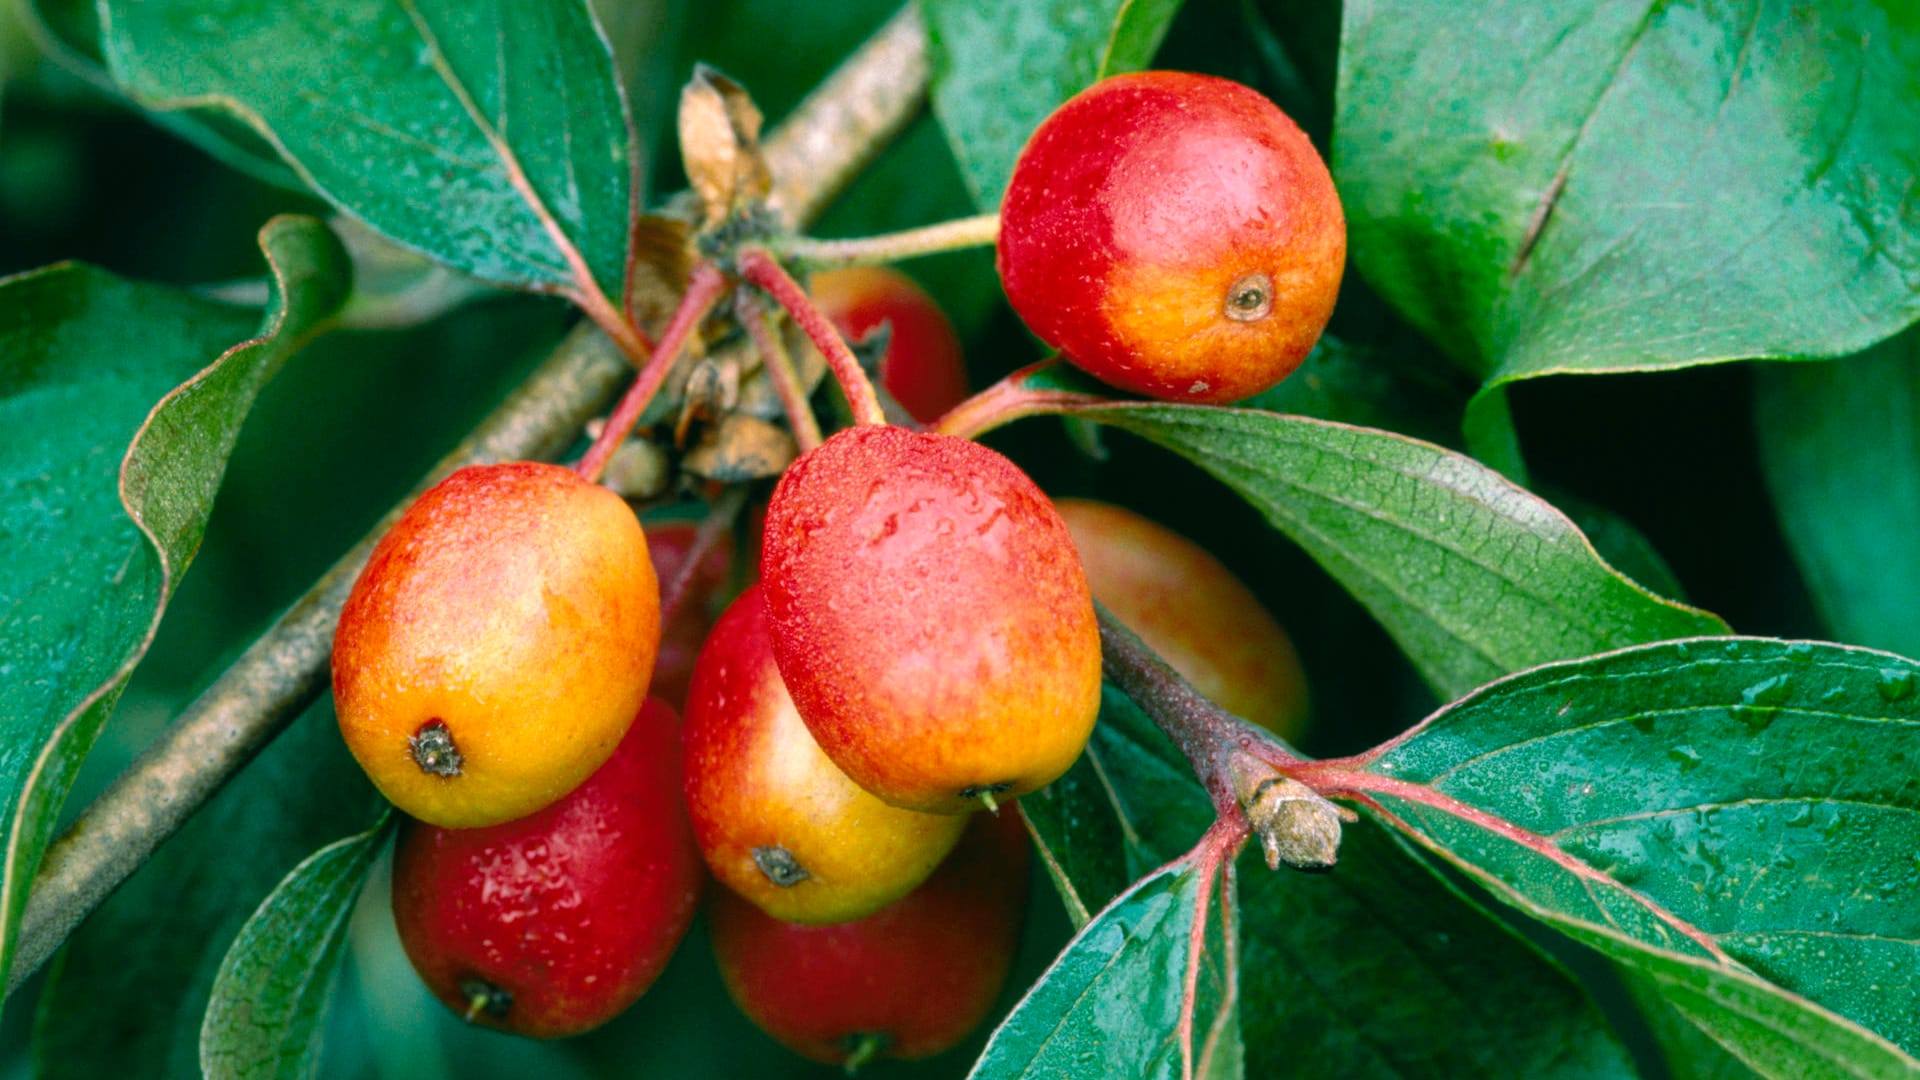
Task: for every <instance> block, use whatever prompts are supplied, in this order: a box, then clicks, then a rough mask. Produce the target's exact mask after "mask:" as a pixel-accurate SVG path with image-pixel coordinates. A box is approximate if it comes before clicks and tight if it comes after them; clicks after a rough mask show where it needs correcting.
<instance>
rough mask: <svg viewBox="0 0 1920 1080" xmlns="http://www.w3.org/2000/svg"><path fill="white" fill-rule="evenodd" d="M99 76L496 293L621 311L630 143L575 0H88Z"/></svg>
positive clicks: (582, 8)
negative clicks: (296, 178) (225, 131)
mask: <svg viewBox="0 0 1920 1080" xmlns="http://www.w3.org/2000/svg"><path fill="white" fill-rule="evenodd" d="M101 2H102V11H103V13H104V15H105V41H104V44H105V51H106V56H107V63H108V67H109V70H111V71H112V73H113V76H114V79H115V80H116V81H117V82H119V83H120V85H121V86H122V87H123V88H124V89H125V90H126V92H127V93H129V94H131V95H132V96H133V97H134V98H135V99H136V100H137V101H139V102H141V103H142V104H144V105H146V106H147V107H149V108H154V109H177V108H183V107H189V106H196V105H201V104H205V103H207V102H210V101H211V102H218V103H219V104H220V105H222V106H223V107H225V108H227V109H230V110H232V111H233V112H234V113H235V114H236V115H237V116H239V117H240V118H242V119H243V120H245V121H246V122H247V123H248V124H251V125H253V126H255V127H257V128H258V129H259V130H260V132H261V133H262V134H263V135H265V136H266V137H267V138H269V139H271V140H272V141H273V143H274V144H275V145H276V146H278V147H279V148H280V151H281V153H282V154H283V155H284V156H285V157H286V159H287V162H288V163H289V164H290V165H292V166H293V168H294V169H296V170H297V171H298V172H299V173H300V175H301V176H303V177H305V178H306V180H307V181H308V183H309V184H310V185H311V186H312V187H313V189H314V190H315V191H317V192H319V193H320V194H321V195H323V196H325V197H326V198H327V199H328V200H330V201H331V202H333V203H334V204H335V205H336V206H338V207H340V208H341V209H342V210H344V211H346V212H347V213H349V214H352V215H353V216H355V217H358V218H360V219H361V220H363V221H365V222H366V223H367V224H369V225H371V226H373V227H374V228H375V229H377V230H379V231H380V232H382V233H384V234H385V235H387V236H389V237H391V238H393V239H394V240H396V241H398V242H400V243H402V244H405V245H407V246H409V247H412V248H415V249H417V250H419V251H421V252H423V253H425V254H427V255H430V256H432V257H433V258H436V259H438V260H440V261H442V262H444V263H447V264H448V265H450V266H452V267H454V268H455V269H458V270H462V271H465V272H467V273H470V274H473V275H474V276H476V277H479V278H482V279H484V280H486V281H490V282H493V283H495V284H499V285H505V286H510V287H513V288H521V289H531V290H536V291H542V292H559V293H569V294H575V295H578V296H580V297H583V298H586V299H588V300H596V299H603V298H607V297H611V298H612V299H613V301H614V302H616V303H617V302H618V301H619V300H621V299H622V298H623V297H624V295H625V294H624V282H625V280H626V252H627V228H628V221H629V219H630V217H631V215H632V211H633V200H634V198H635V196H636V189H635V181H634V176H633V170H634V150H633V146H632V143H633V136H632V132H631V130H630V126H629V123H628V119H627V111H626V101H625V97H624V95H623V93H622V91H621V88H620V83H619V80H618V79H617V78H616V77H615V75H614V72H613V61H612V55H611V53H610V52H609V49H608V46H607V43H606V40H605V39H604V38H603V37H602V36H601V34H600V31H599V28H598V27H597V25H596V24H595V23H594V21H593V17H592V15H591V13H590V12H589V11H588V10H587V7H586V5H585V2H584V0H554V2H547V3H526V2H523V0H402V2H399V3H390V2H387V0H219V2H217V3H213V4H208V3H206V2H204V0H101Z"/></svg>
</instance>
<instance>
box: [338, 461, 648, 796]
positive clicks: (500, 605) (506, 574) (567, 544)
mask: <svg viewBox="0 0 1920 1080" xmlns="http://www.w3.org/2000/svg"><path fill="white" fill-rule="evenodd" d="M659 640H660V594H659V588H658V585H657V584H656V582H655V580H654V574H653V564H652V562H651V561H650V560H649V558H648V555H647V540H646V536H645V535H644V534H643V533H642V531H641V529H640V524H639V522H638V521H637V520H636V519H635V518H634V516H633V512H632V511H631V510H630V509H629V508H628V507H627V505H626V503H625V502H623V501H622V500H621V499H620V498H619V496H617V495H614V494H613V493H612V492H610V491H608V490H606V489H605V488H601V487H598V486H595V485H593V484H589V483H587V482H586V481H584V480H582V479H581V478H580V477H579V476H577V475H575V474H574V473H573V472H571V471H570V470H567V469H563V468H560V467H559V466H556V465H542V464H536V463H533V462H518V463H513V464H506V465H484V466H472V467H469V468H465V469H461V470H460V471H458V472H456V473H454V474H453V475H452V476H449V477H448V478H447V479H446V480H444V481H442V482H441V483H440V484H439V485H438V486H436V487H434V488H433V489H432V490H430V491H428V492H427V493H426V494H425V495H422V496H421V497H420V498H419V500H417V501H416V502H415V503H414V504H413V505H412V506H410V507H409V508H408V509H407V511H406V512H405V514H403V515H402V516H401V518H400V520H399V521H398V522H396V523H395V524H394V526H393V528H392V529H391V530H390V531H389V532H388V533H387V535H386V536H385V537H383V538H382V539H381V540H380V543H379V544H378V545H377V546H376V547H375V548H374V551H373V555H372V557H371V558H370V559H369V560H368V562H367V566H366V569H365V570H364V571H363V572H362V573H361V575H360V578H359V580H358V581H356V582H355V583H354V587H353V591H352V594H351V595H350V596H349V597H348V598H347V602H346V606H345V608H344V609H343V610H342V611H341V613H340V625H339V628H338V630H337V631H336V632H335V634H334V641H333V693H334V704H335V707H336V709H337V711H338V713H339V717H340V733H341V735H342V736H344V737H345V739H346V742H347V746H348V747H349V748H350V749H351V750H352V751H353V754H354V756H355V757H356V758H358V759H359V761H360V764H361V767H362V768H364V769H366V771H367V775H368V776H369V777H371V778H372V779H373V782H374V784H375V786H377V787H378V788H379V789H380V791H381V792H382V793H383V794H385V795H386V796H387V798H389V799H391V800H393V802H394V803H395V805H397V806H399V807H400V808H401V809H402V810H404V811H406V812H407V813H408V814H411V815H412V816H414V817H416V818H419V819H421V820H423V821H428V822H431V823H433V824H436V825H444V826H448V827H452V828H471V827H475V826H482V825H493V824H497V823H499V822H503V821H511V820H513V819H514V818H518V817H524V816H525V815H527V814H530V813H533V812H534V811H536V810H538V809H540V808H541V807H543V806H546V805H548V804H550V803H552V802H553V801H554V800H556V799H558V798H560V797H561V796H562V795H565V794H566V793H567V792H569V791H572V790H573V789H574V788H575V787H577V786H578V785H579V784H580V782H581V781H583V780H585V779H586V778H587V777H588V776H590V775H591V774H592V773H593V771H594V770H595V769H597V768H599V767H600V765H601V763H602V762H604V761H606V760H607V758H608V756H609V755H611V754H612V753H613V749H614V747H615V746H617V745H619V743H620V737H621V736H622V735H623V734H625V733H626V730H627V725H628V724H629V723H630V722H631V721H632V720H633V717H634V714H635V713H636V712H637V711H638V710H639V708H640V703H641V702H642V701H643V700H645V698H646V692H647V681H648V678H649V676H650V675H651V674H652V671H653V659H654V652H655V649H656V648H657V646H658V644H659Z"/></svg>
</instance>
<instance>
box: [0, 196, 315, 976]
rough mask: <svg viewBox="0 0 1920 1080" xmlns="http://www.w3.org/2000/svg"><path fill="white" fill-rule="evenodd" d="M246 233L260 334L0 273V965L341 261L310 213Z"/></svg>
mask: <svg viewBox="0 0 1920 1080" xmlns="http://www.w3.org/2000/svg"><path fill="white" fill-rule="evenodd" d="M260 243H261V247H262V248H263V249H264V250H265V251H266V253H267V258H268V261H269V263H270V264H271V267H272V270H273V274H274V283H275V288H276V297H277V298H276V300H275V302H274V304H273V305H272V308H271V310H270V311H269V312H268V314H267V317H266V321H265V323H264V325H262V323H261V319H260V315H259V313H258V312H254V311H249V310H242V309H236V308H231V307H227V306H225V305H221V304H216V303H212V302H210V301H205V300H200V299H196V298H194V297H191V296H189V295H187V294H185V293H182V292H179V291H177V290H174V289H168V288H162V287H160V286H153V285H141V284H135V283H132V282H128V281H123V280H121V279H119V278H115V277H113V276H112V275H109V274H107V273H105V272H103V271H99V270H94V269H91V268H89V267H84V266H71V265H69V266H58V267H53V268H50V269H47V270H40V271H35V272H33V273H29V274H23V275H21V276H18V277H14V278H10V279H7V280H5V281H3V282H0V426H4V427H5V429H6V430H7V432H8V433H9V434H8V438H6V439H5V440H0V490H4V491H5V493H6V497H5V498H4V499H0V535H3V536H5V537H7V538H8V541H9V542H8V544H7V550H8V552H9V557H8V561H7V563H6V565H5V567H4V568H0V717H4V720H0V735H4V738H0V822H4V825H5V829H6V836H7V842H6V860H5V863H4V866H0V971H4V970H5V969H6V967H7V962H8V961H9V960H10V958H11V956H12V945H13V935H14V932H15V930H16V928H17V927H18V925H19V920H20V913H21V910H22V908H23V907H24V906H25V904H26V896H27V885H28V883H29V882H31V881H32V880H33V875H34V872H35V870H36V869H37V868H38V866H39V864H40V856H41V854H42V852H43V851H44V850H45V848H46V845H47V841H48V839H49V838H50V836H51V833H52V830H53V825H54V821H55V819H56V817H57V816H58V814H59V811H60V805H61V803H62V801H63V800H64V799H65V798H66V793H67V789H68V787H69V785H71V783H72V781H73V777H74V774H75V772H76V771H77V770H78V768H79V766H80V761H81V759H82V758H83V757H85V756H86V753H87V751H88V750H89V749H90V748H91V747H92V746H93V740H94V736H95V735H96V734H97V733H98V732H99V730H100V725H101V724H102V723H103V722H105V720H106V717H107V714H108V713H109V712H111V711H112V708H113V704H114V702H115V701H116V700H117V699H118V697H119V694H120V691H121V690H122V689H123V688H124V687H125V685H126V679H127V676H128V675H129V674H130V673H131V672H132V670H133V666H134V664H136V663H137V662H138V661H139V659H140V657H141V656H142V655H144V654H145V652H146V649H147V646H148V644H149V643H150V642H151V641H152V638H153V633H154V630H155V629H156V628H157V627H158V625H159V621H160V614H161V611H162V610H163V609H164V608H165V606H166V602H167V599H168V597H169V596H171V595H172V592H173V588H174V586H175V585H176V584H177V583H178V581H179V579H180V575H181V574H182V573H183V572H184V571H185V569H186V566H187V563H188V562H190V561H191V560H192V558H193V553H194V551H195V549H196V548H197V547H198V546H199V543H200V537H201V535H202V533H203V531H204V529H205V526H206V519H207V513H208V510H209V509H210V507H211V505H212V502H213V496H214V493H215V491H216V490H217V489H218V487H219V484H220V476H221V473H222V472H223V470H224V469H225V467H226V459H227V453H228V451H229V450H231V449H232V446H233V440H234V438H235V437H236V435H237V434H238V432H239V428H240V423H241V421H242V420H243V419H244V418H245V417H246V414H247V410H248V408H250V407H251V406H252V404H253V399H254V395H255V394H256V393H257V392H258V391H259V389H260V387H261V385H262V384H263V383H264V382H265V381H266V379H267V378H268V377H269V376H271V375H272V373H273V372H274V370H276V369H277V368H278V366H279V365H280V363H281V361H283V360H285V359H286V357H287V356H288V355H290V354H291V353H292V352H293V351H294V350H295V349H296V348H297V347H298V346H299V344H300V343H301V342H302V341H304V340H306V339H307V338H308V337H309V336H311V335H312V334H313V333H315V332H316V331H317V330H318V329H319V328H320V327H321V326H322V325H323V324H324V323H325V322H326V320H327V319H329V318H330V317H331V316H332V315H333V313H334V312H336V311H337V310H338V309H339V307H340V305H341V303H342V302H343V301H344V299H345V297H346V293H347V281H346V269H345V268H346V262H345V256H344V254H343V253H342V252H341V250H340V246H339V244H338V242H337V241H335V240H334V238H333V235H332V234H331V233H329V232H328V231H327V230H326V227H325V226H323V225H321V224H320V223H319V222H317V221H313V220H311V219H306V218H280V219H276V220H274V221H273V222H271V223H269V224H268V225H267V227H266V228H265V229H263V230H262V231H261V234H260ZM256 328H257V336H254V337H252V338H251V339H248V335H250V334H255V333H256ZM243 339H245V340H243ZM236 341H239V342H241V344H239V345H235V344H234V342H236ZM222 350H225V351H224V353H223V351H222ZM155 402H158V404H155Z"/></svg>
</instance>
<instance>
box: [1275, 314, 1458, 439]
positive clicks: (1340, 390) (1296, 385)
mask: <svg viewBox="0 0 1920 1080" xmlns="http://www.w3.org/2000/svg"><path fill="white" fill-rule="evenodd" d="M1441 374H1442V373H1440V372H1436V371H1434V370H1431V368H1430V367H1425V366H1418V365H1416V364H1413V363H1408V362H1404V361H1401V360H1400V359H1399V358H1398V357H1395V356H1391V355H1388V354H1386V353H1384V352H1382V351H1380V350H1377V349H1372V348H1368V347H1366V346H1363V345H1355V344H1353V343H1351V342H1346V341H1341V340H1338V339H1335V338H1333V337H1331V336H1329V335H1327V334H1322V335H1320V340H1319V341H1317V342H1315V343H1314V346H1313V351H1312V352H1311V353H1308V354H1307V358H1306V360H1305V361H1304V362H1302V363H1301V365H1300V367H1299V368H1298V369H1297V370H1296V371H1294V373H1293V374H1291V375H1289V376H1287V377H1286V378H1285V379H1284V380H1282V381H1281V382H1280V384H1279V385H1278V386H1275V387H1273V388H1272V389H1270V390H1265V391H1262V392H1261V393H1259V394H1256V395H1254V396H1253V397H1250V398H1248V399H1247V400H1245V401H1243V402H1241V403H1240V405H1241V407H1242V408H1247V409H1260V410H1262V411H1264V412H1275V413H1287V414H1290V415H1293V416H1311V417H1313V418H1314V419H1316V420H1334V421H1338V422H1339V423H1342V424H1353V425H1355V426H1358V427H1371V428H1381V429H1384V430H1386V431H1395V432H1399V433H1400V434H1402V435H1411V436H1413V437H1414V438H1416V439H1424V440H1426V441H1427V442H1430V443H1436V444H1439V445H1442V446H1447V445H1450V443H1453V442H1457V441H1458V440H1459V438H1460V430H1459V429H1460V410H1461V409H1462V408H1464V407H1465V406H1466V403H1467V395H1466V394H1464V393H1462V392H1461V391H1460V389H1459V387H1457V386H1455V385H1453V384H1452V383H1451V382H1449V381H1447V380H1446V379H1443V378H1441V377H1440V375H1441Z"/></svg>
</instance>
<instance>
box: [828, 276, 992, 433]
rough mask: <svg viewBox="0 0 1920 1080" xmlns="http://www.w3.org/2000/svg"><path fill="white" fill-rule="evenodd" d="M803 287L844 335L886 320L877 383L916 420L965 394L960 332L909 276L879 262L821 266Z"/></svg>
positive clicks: (863, 332)
mask: <svg viewBox="0 0 1920 1080" xmlns="http://www.w3.org/2000/svg"><path fill="white" fill-rule="evenodd" d="M807 291H808V292H809V293H811V294H812V295H813V300H814V303H816V304H818V305H819V306H820V310H821V311H822V312H823V313H825V315H826V316H827V318H829V319H832V320H833V323H834V325H835V326H838V327H839V328H840V331H841V333H843V334H845V335H846V336H847V340H849V341H859V340H860V339H862V338H864V337H866V336H867V335H868V334H870V333H872V332H873V331H875V330H877V329H879V327H880V325H881V324H882V323H885V324H887V326H888V327H889V328H890V330H889V338H888V344H887V351H886V354H885V355H884V356H882V357H881V358H880V385H881V386H883V387H885V388H886V391H887V393H888V394H890V395H892V396H893V400H895V401H897V402H899V403H900V404H901V406H902V407H904V408H905V409H906V410H907V412H908V413H909V414H911V415H912V416H913V418H914V419H915V420H918V421H920V422H921V423H923V424H930V423H932V422H933V421H934V420H937V419H939V418H940V416H941V415H943V414H944V413H945V412H946V411H947V410H948V409H951V408H953V407H954V406H955V405H958V404H960V402H961V400H962V399H964V398H965V397H966V396H967V361H966V357H965V356H964V355H963V354H962V352H961V349H960V335H958V334H956V333H954V332H953V323H951V322H949V321H948V320H947V314H946V312H944V311H941V310H940V305H939V304H936V303H934V300H933V297H931V296H928V295H927V292H926V290H925V289H922V288H921V287H920V286H919V285H917V284H915V283H914V280H913V279H912V278H910V277H908V276H907V275H905V274H903V273H901V272H900V271H898V270H892V269H888V268H887V267H882V266H856V267H851V268H848V269H845V270H823V271H821V272H820V273H817V274H815V275H813V277H812V278H811V279H810V280H809V281H808V283H807Z"/></svg>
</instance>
